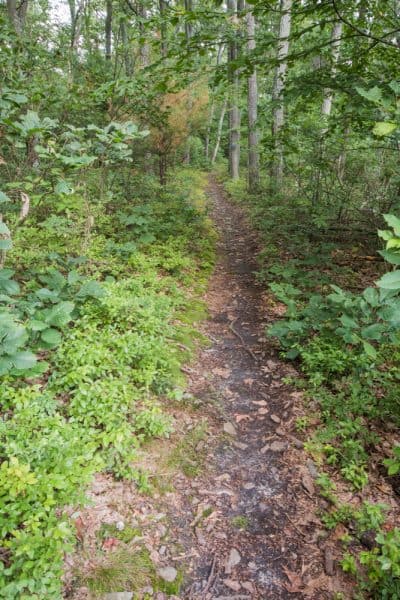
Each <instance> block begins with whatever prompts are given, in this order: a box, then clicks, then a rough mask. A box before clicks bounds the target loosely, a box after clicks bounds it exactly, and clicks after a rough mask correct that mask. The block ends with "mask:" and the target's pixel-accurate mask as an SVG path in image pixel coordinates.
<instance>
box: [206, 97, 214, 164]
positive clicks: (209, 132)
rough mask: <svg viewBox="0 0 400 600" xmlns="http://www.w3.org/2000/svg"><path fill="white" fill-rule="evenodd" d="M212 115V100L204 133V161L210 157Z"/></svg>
mask: <svg viewBox="0 0 400 600" xmlns="http://www.w3.org/2000/svg"><path fill="white" fill-rule="evenodd" d="M214 113H215V102H214V99H213V100H212V102H211V108H210V116H209V119H208V125H207V131H206V139H205V142H204V152H205V157H206V160H208V159H209V157H210V134H211V128H212V124H213V121H214Z"/></svg>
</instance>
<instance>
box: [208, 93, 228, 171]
mask: <svg viewBox="0 0 400 600" xmlns="http://www.w3.org/2000/svg"><path fill="white" fill-rule="evenodd" d="M227 104H228V101H227V99H226V98H225V100H224V103H223V105H222V108H221V115H220V117H219V121H218V129H217V138H216V140H215V146H214V152H213V153H212V157H211V164H212V165H213V164H214V163H215V161H216V160H217V156H218V150H219V146H220V144H221V136H222V127H223V125H224V119H225V113H226V107H227Z"/></svg>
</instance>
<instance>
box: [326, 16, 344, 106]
mask: <svg viewBox="0 0 400 600" xmlns="http://www.w3.org/2000/svg"><path fill="white" fill-rule="evenodd" d="M342 29H343V24H342V23H341V22H340V21H338V22H336V23H335V24H334V26H333V29H332V35H331V41H332V46H331V48H332V76H334V75H335V73H336V65H337V63H338V60H339V56H340V42H341V40H340V36H341V35H342ZM332 101H333V93H332V90H331V89H326V90H325V92H324V99H323V102H322V109H321V112H322V116H323V117H329V116H330V114H331V111H332Z"/></svg>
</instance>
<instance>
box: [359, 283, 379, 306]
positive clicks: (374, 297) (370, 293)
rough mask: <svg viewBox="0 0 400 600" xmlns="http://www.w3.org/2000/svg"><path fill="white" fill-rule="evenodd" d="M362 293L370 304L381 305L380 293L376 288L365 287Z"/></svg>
mask: <svg viewBox="0 0 400 600" xmlns="http://www.w3.org/2000/svg"><path fill="white" fill-rule="evenodd" d="M362 295H363V298H364V299H365V300H366V301H367V302H368V304H369V305H370V306H373V307H375V306H378V305H379V294H378V291H377V290H376V289H375V288H372V287H369V288H367V289H365V290H364V291H363V294H362Z"/></svg>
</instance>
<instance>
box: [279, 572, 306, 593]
mask: <svg viewBox="0 0 400 600" xmlns="http://www.w3.org/2000/svg"><path fill="white" fill-rule="evenodd" d="M283 570H284V572H285V575H286V577H287V578H288V579H289V583H285V584H284V585H285V588H286V591H287V592H289V594H297V593H299V592H301V589H302V587H303V580H302V578H301V577H300V575H299V574H298V573H293V571H290V569H288V568H287V567H283Z"/></svg>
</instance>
